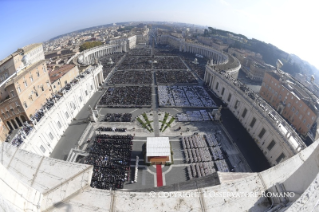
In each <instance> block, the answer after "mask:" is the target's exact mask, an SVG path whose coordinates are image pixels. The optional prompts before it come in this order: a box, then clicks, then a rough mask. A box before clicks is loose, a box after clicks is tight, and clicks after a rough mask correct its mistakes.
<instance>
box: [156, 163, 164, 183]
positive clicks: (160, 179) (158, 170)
mask: <svg viewBox="0 0 319 212" xmlns="http://www.w3.org/2000/svg"><path fill="white" fill-rule="evenodd" d="M156 176H157V187H161V186H163V177H162V165H156Z"/></svg>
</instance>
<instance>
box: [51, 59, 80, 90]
mask: <svg viewBox="0 0 319 212" xmlns="http://www.w3.org/2000/svg"><path fill="white" fill-rule="evenodd" d="M77 76H79V69H78V67H77V66H75V65H72V64H68V65H64V66H62V67H60V68H59V69H57V70H54V71H51V72H50V82H51V88H52V92H53V93H56V92H58V91H60V90H61V89H62V88H64V87H65V86H66V85H67V84H68V83H70V82H71V81H72V80H74V79H75V77H77Z"/></svg>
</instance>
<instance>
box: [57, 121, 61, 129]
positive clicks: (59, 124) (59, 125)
mask: <svg viewBox="0 0 319 212" xmlns="http://www.w3.org/2000/svg"><path fill="white" fill-rule="evenodd" d="M57 124H58V127H59V129H61V127H62V125H61V123H60V122H59V121H58V122H57Z"/></svg>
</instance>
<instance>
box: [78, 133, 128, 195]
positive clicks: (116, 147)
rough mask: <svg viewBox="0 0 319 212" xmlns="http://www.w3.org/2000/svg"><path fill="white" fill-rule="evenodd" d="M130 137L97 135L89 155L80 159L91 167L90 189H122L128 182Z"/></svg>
mask: <svg viewBox="0 0 319 212" xmlns="http://www.w3.org/2000/svg"><path fill="white" fill-rule="evenodd" d="M132 140H133V136H131V135H97V136H96V138H95V140H94V143H93V144H92V145H91V146H90V147H89V149H88V152H89V155H88V156H87V157H85V158H83V159H82V162H83V163H85V164H90V165H93V166H94V168H93V174H92V181H91V187H93V188H98V189H107V190H109V189H112V190H116V189H122V188H123V187H124V183H125V181H129V180H130V163H131V151H132V144H133V143H132Z"/></svg>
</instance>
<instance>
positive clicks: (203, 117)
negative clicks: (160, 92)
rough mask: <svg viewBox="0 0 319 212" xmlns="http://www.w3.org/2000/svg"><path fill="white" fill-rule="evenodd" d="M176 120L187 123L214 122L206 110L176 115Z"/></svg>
mask: <svg viewBox="0 0 319 212" xmlns="http://www.w3.org/2000/svg"><path fill="white" fill-rule="evenodd" d="M176 117H177V120H178V121H181V122H185V121H186V122H188V121H211V120H214V119H213V117H212V115H211V114H210V113H209V112H207V111H206V110H200V111H186V113H178V114H176Z"/></svg>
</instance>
